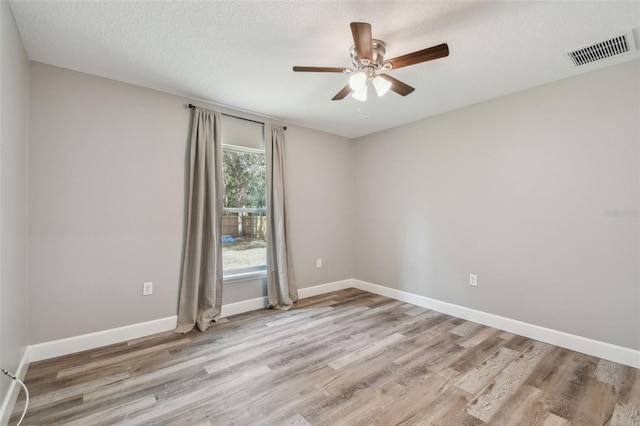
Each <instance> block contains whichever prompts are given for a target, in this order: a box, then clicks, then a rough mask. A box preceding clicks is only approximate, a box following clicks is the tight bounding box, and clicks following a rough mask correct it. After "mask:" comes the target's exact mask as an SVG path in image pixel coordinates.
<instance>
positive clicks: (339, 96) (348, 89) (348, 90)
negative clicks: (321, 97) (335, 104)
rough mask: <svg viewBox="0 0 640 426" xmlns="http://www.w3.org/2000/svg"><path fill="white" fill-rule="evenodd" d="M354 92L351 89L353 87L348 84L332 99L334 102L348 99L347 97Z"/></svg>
mask: <svg viewBox="0 0 640 426" xmlns="http://www.w3.org/2000/svg"><path fill="white" fill-rule="evenodd" d="M351 92H353V90H352V89H351V86H349V85H348V84H347V85H346V86H344V87H343V88H342V90H341V91H339V92H338V93H337V94H336V95H335V96H334V97H333V98H331V100H332V101H340V100H342V99H344V98H346V97H347V95H349V93H351Z"/></svg>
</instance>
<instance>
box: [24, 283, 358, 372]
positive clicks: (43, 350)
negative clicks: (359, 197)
mask: <svg viewBox="0 0 640 426" xmlns="http://www.w3.org/2000/svg"><path fill="white" fill-rule="evenodd" d="M351 284H352V281H351V280H344V281H336V282H333V283H328V284H321V285H317V286H313V287H307V288H302V289H300V290H299V291H298V294H299V296H300V298H301V299H303V298H305V297H311V296H316V295H318V294H323V293H329V292H331V291H336V290H341V289H345V288H349V287H352V285H351ZM267 305H268V301H267V298H266V297H257V298H255V299H249V300H243V301H241V302H236V303H228V304H226V305H222V312H221V314H220V316H221V317H223V318H224V317H228V316H231V315H237V314H242V313H244V312H249V311H255V310H256V309H263V308H266V307H267ZM177 319H178V317H177V315H174V316H171V317H166V318H161V319H157V320H152V321H147V322H141V323H138V324H131V325H127V326H124V327H118V328H112V329H109V330H102V331H97V332H95V333H89V334H83V335H80V336H74V337H68V338H66V339H60V340H54V341H51V342H45V343H39V344H36V345H30V346H29V347H27V351H26V352H27V353H28V359H29V361H30V362H35V361H41V360H43V359H48V358H54V357H57V356H62V355H68V354H72V353H75V352H80V351H86V350H89V349H94V348H99V347H101V346H106V345H111V344H113V343H120V342H126V341H127V340H132V339H138V338H140V337H144V336H149V335H151V334H156V333H162V332H165V331H171V330H174V329H175V328H176V324H177Z"/></svg>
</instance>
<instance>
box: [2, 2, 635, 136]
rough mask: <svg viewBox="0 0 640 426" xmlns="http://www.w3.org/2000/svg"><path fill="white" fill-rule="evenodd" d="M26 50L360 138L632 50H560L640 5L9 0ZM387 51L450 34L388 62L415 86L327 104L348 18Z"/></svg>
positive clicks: (615, 28) (630, 17)
mask: <svg viewBox="0 0 640 426" xmlns="http://www.w3.org/2000/svg"><path fill="white" fill-rule="evenodd" d="M11 7H12V9H13V12H14V15H15V18H16V22H17V24H18V28H19V29H20V33H21V34H22V38H23V41H24V45H25V48H26V50H27V54H28V56H29V58H30V59H31V60H34V61H39V62H44V63H47V64H52V65H56V66H59V67H63V68H69V69H73V70H77V71H81V72H85V73H89V74H94V75H98V76H103V77H108V78H112V79H115V80H120V81H124V82H128V83H133V84H137V85H141V86H145V87H150V88H153V89H158V90H163V91H167V92H171V93H175V94H179V95H183V96H187V97H189V98H193V99H194V100H195V99H198V100H204V101H210V102H213V103H216V104H220V105H226V106H229V107H233V108H236V109H240V110H245V111H249V112H254V113H257V114H260V115H264V116H270V117H274V118H277V119H279V120H282V121H284V122H288V123H294V124H299V125H303V126H306V127H311V128H315V129H319V130H324V131H327V132H331V133H335V134H339V135H343V136H347V137H357V136H362V135H365V134H369V133H373V132H376V131H379V130H383V129H387V128H391V127H395V126H399V125H401V124H404V123H408V122H412V121H416V120H419V119H422V118H425V117H429V116H432V115H435V114H439V113H442V112H445V111H449V110H453V109H456V108H460V107H463V106H466V105H470V104H473V103H476V102H480V101H483V100H486V99H490V98H495V97H498V96H502V95H505V94H509V93H513V92H516V91H519V90H524V89H527V88H530V87H534V86H538V85H541V84H544V83H548V82H551V81H555V80H559V79H562V78H566V77H570V76H573V75H576V74H580V73H583V72H588V71H592V70H595V69H599V68H602V67H605V66H610V65H614V64H617V63H620V62H624V61H627V60H633V59H636V58H638V57H640V56H639V52H634V53H629V54H625V55H623V56H621V57H618V58H615V59H610V60H607V61H604V62H602V63H600V64H591V65H586V66H584V67H581V68H580V69H576V68H575V67H573V65H571V63H570V62H569V61H568V60H567V58H566V56H565V53H566V52H568V51H570V50H573V49H575V48H578V47H581V46H584V45H586V44H590V43H592V42H598V41H601V40H604V39H606V38H609V37H612V36H615V35H618V34H620V33H622V32H625V31H628V30H631V29H636V32H635V38H636V43H637V44H638V45H640V43H638V41H639V40H638V37H639V34H638V32H637V29H638V28H640V2H638V1H633V2H609V1H602V2H582V1H577V2H557V1H555V2H554V1H551V2H540V1H532V2H524V1H523V2H520V1H519V2H515V1H514V2H493V1H489V2H486V1H472V2H460V1H447V2H445V1H442V2H431V1H419V2H412V1H373V2H372V1H210V2H196V1H175V2H174V1H124V2H120V1H44V2H39V1H12V2H11ZM353 21H360V22H369V23H371V25H372V28H373V37H374V38H378V39H381V40H383V41H384V42H386V44H387V54H386V57H387V58H392V57H395V56H399V55H402V54H405V53H409V52H413V51H415V50H420V49H423V48H426V47H430V46H433V45H436V44H440V43H443V42H444V43H448V45H449V49H450V56H449V57H447V58H443V59H438V60H436V61H432V62H427V63H423V64H418V65H414V66H411V67H407V68H403V69H399V70H396V71H391V72H390V75H392V76H393V77H395V78H397V79H400V80H402V81H404V82H405V83H407V84H409V85H411V86H413V87H415V88H416V91H415V92H413V93H412V94H410V95H409V96H407V97H401V96H399V95H397V94H395V93H392V92H390V93H389V94H387V95H385V96H384V97H382V98H377V97H376V96H375V95H374V96H371V93H370V96H369V101H368V102H366V103H362V102H358V101H356V100H355V99H353V98H351V97H347V98H346V99H345V100H343V101H331V98H332V97H333V95H335V94H336V93H337V92H338V91H339V90H340V89H341V88H342V87H343V86H344V85H345V84H346V83H347V77H348V76H346V75H343V74H324V73H322V74H319V73H294V72H292V70H291V68H292V66H293V65H310V66H331V67H349V66H351V61H350V58H349V48H350V47H351V45H352V44H353V40H352V38H351V32H350V29H349V23H350V22H353Z"/></svg>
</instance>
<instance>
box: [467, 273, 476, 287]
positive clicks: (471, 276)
mask: <svg viewBox="0 0 640 426" xmlns="http://www.w3.org/2000/svg"><path fill="white" fill-rule="evenodd" d="M469 285H472V286H474V287H477V286H478V276H477V275H475V274H469Z"/></svg>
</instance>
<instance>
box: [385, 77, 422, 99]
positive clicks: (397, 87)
mask: <svg viewBox="0 0 640 426" xmlns="http://www.w3.org/2000/svg"><path fill="white" fill-rule="evenodd" d="M380 77H382V78H384V79H385V80H387V81H388V82H390V83H391V90H393V91H394V92H396V93H397V94H399V95H402V96H407V95H408V94H409V93H411V92H413V91H414V90H416V89H414V88H413V87H411V86H409V85H408V84H405V83H403V82H401V81H400V80H397V79H395V78H393V77H391V76H390V75H389V74H380Z"/></svg>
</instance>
